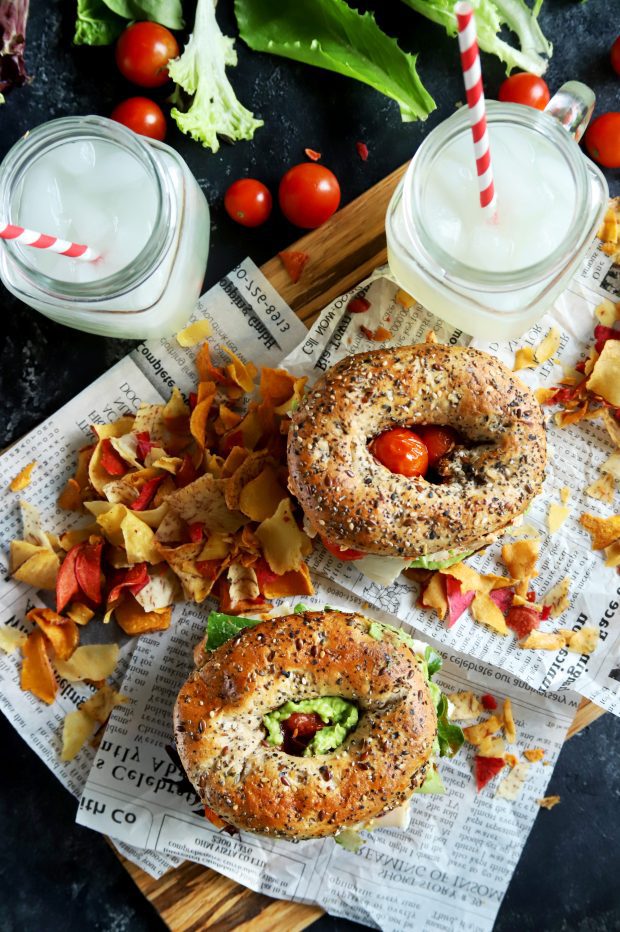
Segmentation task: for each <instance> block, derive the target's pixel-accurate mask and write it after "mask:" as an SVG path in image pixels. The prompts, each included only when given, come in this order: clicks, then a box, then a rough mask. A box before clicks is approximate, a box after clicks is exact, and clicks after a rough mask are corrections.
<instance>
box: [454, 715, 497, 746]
mask: <svg viewBox="0 0 620 932" xmlns="http://www.w3.org/2000/svg"><path fill="white" fill-rule="evenodd" d="M501 727H502V720H501V719H500V718H498V716H497V715H490V716H489V718H486V719H485V720H484V721H483V722H480V724H479V725H470V726H469V727H468V728H464V729H463V734H464V735H465V738H466V740H467V741H469V743H470V744H474V745H479V744H480V743H481V742H482V741H484V739H485V738H488V737H489V736H490V735H496V734H497V732H498V731H499V730H500V729H501Z"/></svg>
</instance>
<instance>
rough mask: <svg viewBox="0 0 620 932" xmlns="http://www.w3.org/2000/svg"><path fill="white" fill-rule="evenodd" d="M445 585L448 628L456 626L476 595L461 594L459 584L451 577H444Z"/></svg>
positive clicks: (469, 593)
mask: <svg viewBox="0 0 620 932" xmlns="http://www.w3.org/2000/svg"><path fill="white" fill-rule="evenodd" d="M444 582H445V584H446V599H447V600H448V628H451V627H452V625H454V624H456V622H457V621H458V620H459V618H460V617H461V615H462V614H463V612H464V611H465V610H466V609H468V608H469V606H470V605H471V603H472V602H473V601H474V596H475V595H476V593H475V592H474V591H473V590H472V591H471V592H461V583H460V582H459V580H458V579H454V577H453V576H444Z"/></svg>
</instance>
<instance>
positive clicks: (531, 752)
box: [523, 748, 545, 764]
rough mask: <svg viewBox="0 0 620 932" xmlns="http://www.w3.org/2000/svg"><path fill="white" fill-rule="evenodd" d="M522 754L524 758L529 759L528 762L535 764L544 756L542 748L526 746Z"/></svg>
mask: <svg viewBox="0 0 620 932" xmlns="http://www.w3.org/2000/svg"><path fill="white" fill-rule="evenodd" d="M523 756H524V757H525V759H526V760H529V762H530V764H536V763H537V762H538V761H539V760H542V759H543V757H544V756H545V749H544V748H526V750H525V751H524V752H523Z"/></svg>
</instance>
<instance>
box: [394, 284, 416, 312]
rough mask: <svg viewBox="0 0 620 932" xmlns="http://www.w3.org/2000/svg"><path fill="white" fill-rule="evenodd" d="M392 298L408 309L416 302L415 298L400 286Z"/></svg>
mask: <svg viewBox="0 0 620 932" xmlns="http://www.w3.org/2000/svg"><path fill="white" fill-rule="evenodd" d="M394 300H395V301H396V303H397V304H400V306H401V307H402V308H403V309H404V310H405V311H408V310H409V309H410V308H412V307H413V306H414V305H415V304H416V299H415V298H414V297H412V296H411V295H410V294H408V293H407V292H406V291H403V289H402V288H399V289H398V291H397V292H396V294H395V295H394Z"/></svg>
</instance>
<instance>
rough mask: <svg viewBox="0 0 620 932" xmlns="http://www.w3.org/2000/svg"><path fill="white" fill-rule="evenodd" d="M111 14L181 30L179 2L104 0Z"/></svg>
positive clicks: (176, 0)
mask: <svg viewBox="0 0 620 932" xmlns="http://www.w3.org/2000/svg"><path fill="white" fill-rule="evenodd" d="M105 3H106V6H109V7H110V9H111V10H112V12H113V13H117V14H118V16H122V17H123V19H129V20H144V19H148V20H151V21H152V22H154V23H161V25H162V26H167V27H168V29H183V26H184V25H185V24H184V22H183V10H182V9H181V0H105Z"/></svg>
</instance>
